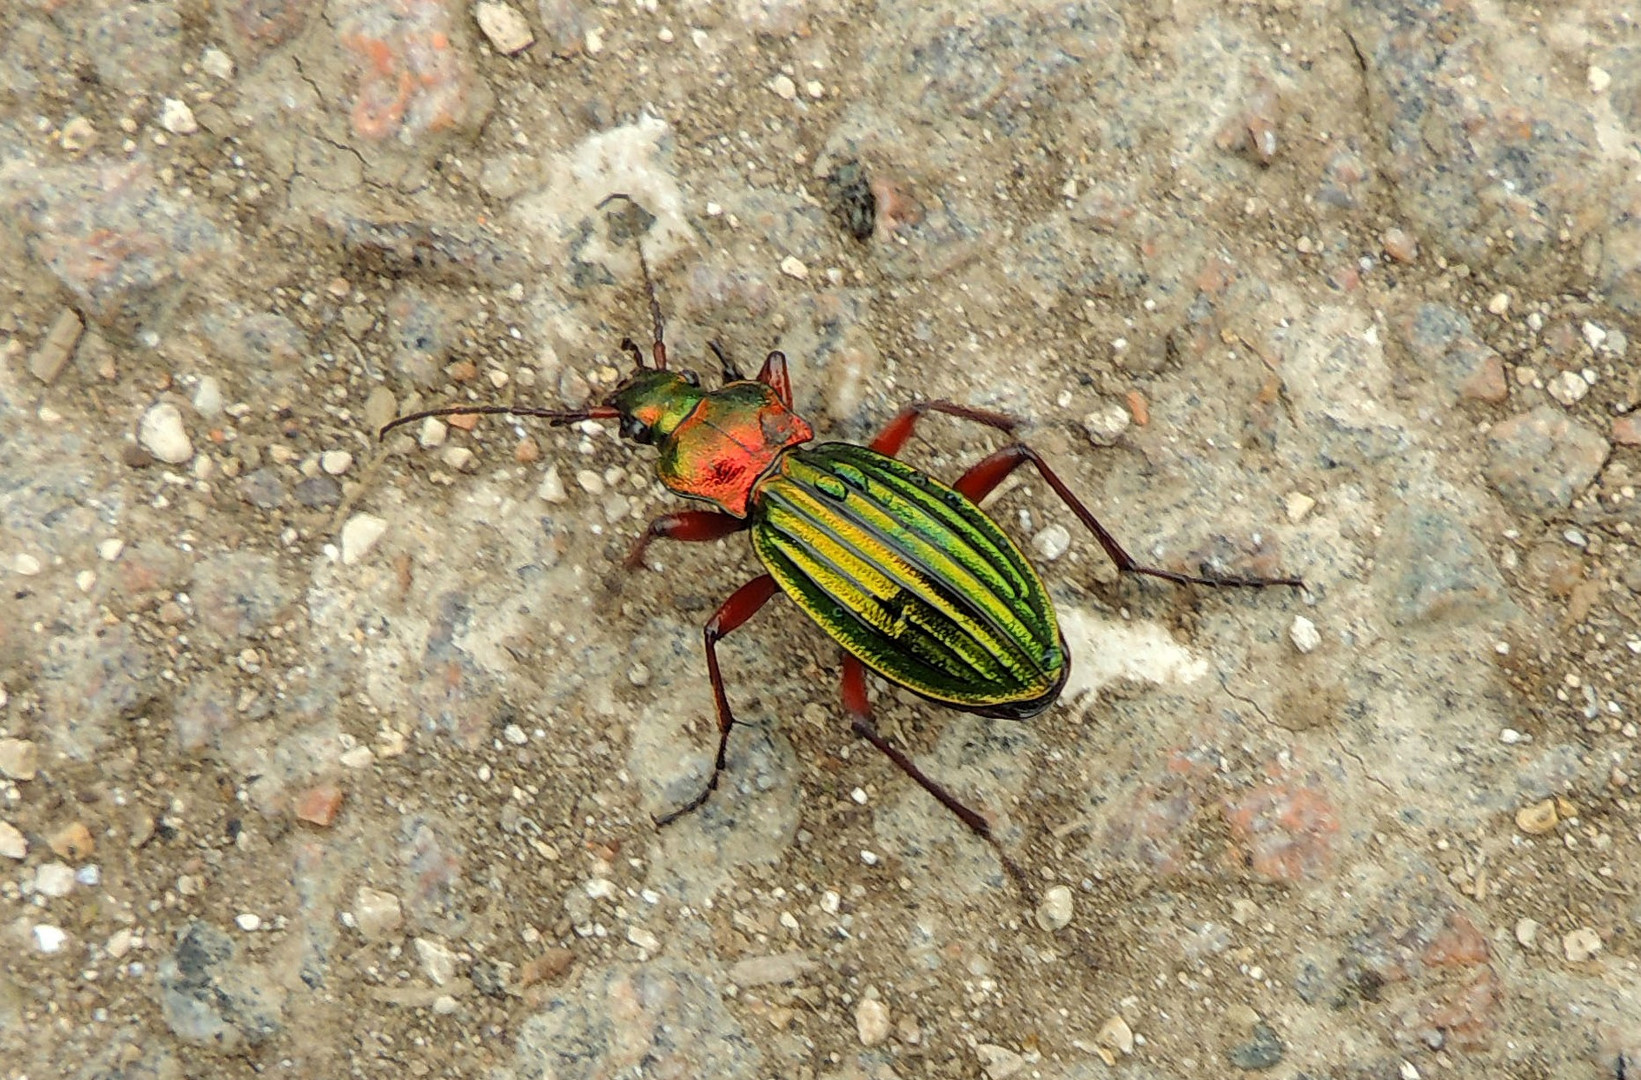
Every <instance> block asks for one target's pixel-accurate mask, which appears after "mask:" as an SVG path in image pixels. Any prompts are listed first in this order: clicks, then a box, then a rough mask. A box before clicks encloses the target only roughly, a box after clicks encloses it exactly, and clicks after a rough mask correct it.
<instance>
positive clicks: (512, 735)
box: [501, 724, 530, 746]
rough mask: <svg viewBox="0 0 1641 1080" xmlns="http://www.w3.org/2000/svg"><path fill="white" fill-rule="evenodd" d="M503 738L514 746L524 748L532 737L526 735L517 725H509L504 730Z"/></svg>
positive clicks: (502, 732)
mask: <svg viewBox="0 0 1641 1080" xmlns="http://www.w3.org/2000/svg"><path fill="white" fill-rule="evenodd" d="M501 737H502V738H504V739H506V740H507V741H508V742H510V743H512V744H513V745H514V746H523V745H524V744H525V743H527V742H529V741H530V736H528V735H526V734H525V733H524V729H523V728H521V727H519V726H518V725H517V724H508V725H507V726H506V727H504V728H502V729H501Z"/></svg>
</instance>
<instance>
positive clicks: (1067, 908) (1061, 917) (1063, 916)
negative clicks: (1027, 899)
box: [1036, 885, 1072, 931]
mask: <svg viewBox="0 0 1641 1080" xmlns="http://www.w3.org/2000/svg"><path fill="white" fill-rule="evenodd" d="M1071 915H1072V899H1071V889H1070V888H1069V887H1067V886H1065V885H1056V886H1054V887H1053V888H1052V889H1049V890H1048V891H1047V892H1045V893H1043V900H1042V903H1040V904H1038V905H1037V915H1036V918H1037V925H1038V926H1040V927H1042V928H1043V929H1044V930H1049V931H1054V930H1061V929H1064V928H1065V927H1066V926H1068V925H1069V924H1070V923H1071Z"/></svg>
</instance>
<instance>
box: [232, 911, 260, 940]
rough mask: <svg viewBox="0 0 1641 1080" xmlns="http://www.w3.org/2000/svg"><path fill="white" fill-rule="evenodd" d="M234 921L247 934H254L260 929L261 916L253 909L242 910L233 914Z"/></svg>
mask: <svg viewBox="0 0 1641 1080" xmlns="http://www.w3.org/2000/svg"><path fill="white" fill-rule="evenodd" d="M234 923H235V925H237V926H238V927H239V928H240V929H241V930H243V931H245V932H246V933H247V934H254V933H256V932H257V931H258V930H260V929H262V916H260V915H258V914H256V913H255V912H254V911H242V912H240V913H239V914H238V915H235V916H234Z"/></svg>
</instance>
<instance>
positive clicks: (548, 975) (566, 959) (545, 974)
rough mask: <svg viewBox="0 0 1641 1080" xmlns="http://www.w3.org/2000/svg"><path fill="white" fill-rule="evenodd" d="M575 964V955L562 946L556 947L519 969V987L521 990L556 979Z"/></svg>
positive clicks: (526, 962)
mask: <svg viewBox="0 0 1641 1080" xmlns="http://www.w3.org/2000/svg"><path fill="white" fill-rule="evenodd" d="M574 963H575V953H573V952H571V951H570V950H569V949H566V948H562V947H560V946H554V947H553V948H550V949H548V950H546V951H545V952H543V953H542V954H541V955H540V956H537V957H534V958H532V959H530V960H526V961H525V962H524V966H523V967H521V968H520V969H519V986H520V987H521V988H525V987H530V986H534V985H535V984H536V983H538V982H546V981H548V980H551V979H556V978H558V977H559V976H561V975H563V974H564V973H565V972H566V971H569V970H570V965H571V964H574Z"/></svg>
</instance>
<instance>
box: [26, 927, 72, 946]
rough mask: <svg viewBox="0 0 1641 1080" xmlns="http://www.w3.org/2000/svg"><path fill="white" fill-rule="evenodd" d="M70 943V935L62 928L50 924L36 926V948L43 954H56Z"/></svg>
mask: <svg viewBox="0 0 1641 1080" xmlns="http://www.w3.org/2000/svg"><path fill="white" fill-rule="evenodd" d="M67 941H68V934H67V933H65V932H64V931H63V929H62V928H61V927H57V926H52V925H51V924H50V923H35V924H34V947H35V948H36V949H39V950H40V951H41V952H43V953H54V952H57V951H58V950H59V949H61V948H62V947H63V945H64V943H65V942H67Z"/></svg>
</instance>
